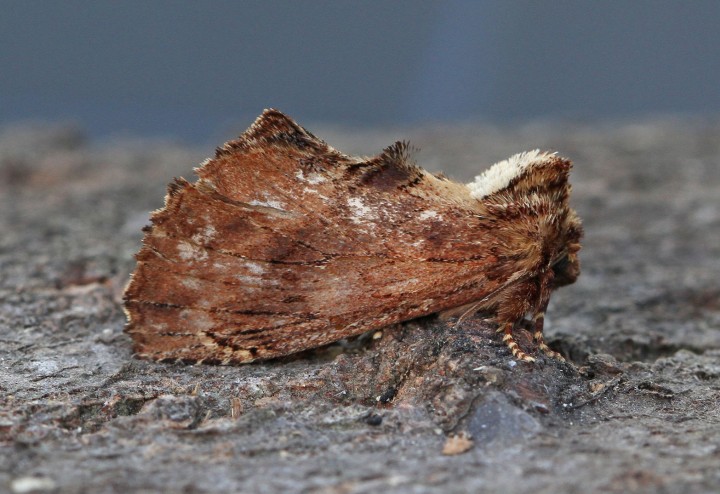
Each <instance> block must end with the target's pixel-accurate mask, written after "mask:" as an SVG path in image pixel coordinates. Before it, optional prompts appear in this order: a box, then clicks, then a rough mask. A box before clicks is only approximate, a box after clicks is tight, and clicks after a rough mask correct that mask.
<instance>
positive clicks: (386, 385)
mask: <svg viewBox="0 0 720 494" xmlns="http://www.w3.org/2000/svg"><path fill="white" fill-rule="evenodd" d="M312 130H313V131H314V132H315V133H316V134H317V135H319V136H321V137H324V138H325V139H326V140H327V141H328V142H329V143H330V144H331V145H333V146H334V147H336V148H338V149H341V150H344V151H347V152H354V153H358V154H372V153H374V152H376V151H378V150H379V149H381V148H383V147H385V146H386V145H388V144H390V142H388V138H387V135H388V133H389V132H380V131H378V132H361V133H357V132H356V133H354V134H352V135H351V134H350V133H345V134H343V133H342V132H340V131H333V130H332V129H326V130H323V129H312ZM395 134H397V135H398V136H399V137H410V138H411V140H412V141H413V142H414V143H415V144H416V145H418V146H419V147H421V148H423V150H424V151H423V152H421V153H419V154H418V155H417V161H418V163H419V164H421V165H422V166H424V167H425V168H428V169H429V170H431V171H440V170H443V171H445V172H446V173H447V174H449V175H451V176H454V177H456V178H459V179H462V180H469V179H470V178H471V177H472V175H474V174H477V173H480V172H481V171H482V170H483V169H484V168H486V167H487V166H488V165H490V164H491V163H492V162H494V161H497V160H499V159H503V158H505V157H507V156H509V155H510V154H513V153H515V152H517V151H520V150H524V149H529V148H534V147H541V148H545V149H556V150H558V151H560V152H561V154H563V155H565V156H569V157H571V158H572V159H573V160H574V162H575V169H574V172H573V177H572V182H573V184H574V199H573V202H574V205H575V206H576V208H577V210H578V212H579V214H580V216H581V217H582V218H583V219H584V222H585V228H586V238H585V241H584V249H583V251H582V252H581V260H582V264H583V273H582V275H581V276H580V278H579V280H578V282H577V283H576V284H575V285H572V286H570V287H568V288H564V289H562V290H560V291H558V292H556V293H555V294H554V297H553V300H552V301H551V304H550V309H549V311H548V318H547V320H546V328H547V334H548V340H549V343H550V344H551V346H552V347H553V348H555V349H558V350H560V351H561V352H562V353H563V354H564V355H566V356H567V357H568V358H569V360H570V361H571V363H560V362H557V361H553V360H548V359H545V358H541V359H540V360H539V362H538V363H537V364H535V365H527V364H517V363H516V362H514V361H513V360H512V359H511V358H510V356H509V353H508V351H507V349H506V348H505V347H504V346H503V345H502V344H501V342H500V339H499V338H498V337H497V336H496V335H495V334H494V328H493V326H492V325H491V324H490V323H489V322H488V321H485V320H483V319H482V318H479V317H476V318H470V319H468V320H466V321H465V322H463V323H462V324H461V325H455V324H454V323H453V321H452V320H450V321H445V320H442V319H438V318H426V319H423V320H418V321H413V322H410V323H408V324H405V325H402V326H397V327H391V328H387V329H385V330H384V331H382V337H381V338H360V339H358V340H356V341H352V342H347V343H346V344H344V345H336V346H331V347H329V348H326V349H322V350H319V351H314V352H307V353H305V354H302V355H298V356H295V357H293V358H288V359H284V360H281V361H272V362H265V363H259V364H251V365H245V366H237V367H213V366H183V365H168V364H157V363H154V362H145V361H140V360H136V359H133V357H132V354H131V349H130V340H129V338H128V337H127V336H126V335H124V334H123V333H122V328H123V324H124V319H125V318H124V314H123V311H122V307H121V303H120V302H121V295H122V290H123V287H124V284H125V282H126V281H127V276H128V274H129V272H130V271H131V270H132V268H133V265H134V261H133V259H132V255H133V254H134V252H135V251H137V249H138V247H139V239H140V229H141V228H142V226H143V225H144V224H145V223H146V221H147V216H148V211H150V210H152V209H155V208H157V207H159V206H160V205H161V204H162V198H163V195H164V191H165V184H166V183H167V182H169V181H170V179H171V178H172V177H173V176H180V175H183V176H185V177H186V178H191V176H192V174H191V168H192V167H193V166H195V164H196V163H198V162H199V161H200V160H201V159H202V158H203V155H209V154H211V152H210V151H211V150H204V151H201V152H198V151H196V150H189V149H186V148H183V147H182V146H179V145H174V144H171V143H167V142H140V141H128V140H125V141H115V142H109V143H104V144H102V145H98V144H93V143H86V142H85V141H84V139H83V137H82V134H81V133H79V132H78V131H77V130H74V129H72V128H67V127H52V126H45V127H33V128H28V127H22V128H21V127H16V128H9V129H6V130H5V131H3V132H2V133H1V134H0V231H1V232H2V235H0V491H8V492H15V493H21V492H156V491H165V492H215V491H227V492H259V493H265V492H267V493H274V492H283V493H285V492H323V493H365V492H367V493H370V492H384V491H390V492H518V493H524V492H527V493H530V492H532V493H543V492H548V493H550V492H552V493H555V492H560V493H573V492H618V493H626V492H668V493H671V492H678V493H701V492H708V493H710V492H717V491H718V490H720V408H719V407H718V404H719V403H720V281H719V280H720V122H717V121H691V120H662V121H648V122H644V123H637V124H621V123H618V124H616V125H610V124H606V125H600V124H596V125H584V124H579V123H567V124H546V125H528V126H524V127H520V128H516V129H507V128H505V129H503V128H497V127H490V126H470V125H468V126H461V127H454V128H442V129H438V128H435V129H429V128H428V129H424V130H423V129H415V130H413V131H408V132H405V133H397V132H395ZM378 336H379V335H378ZM521 343H523V340H522V338H521ZM524 344H525V345H529V342H528V341H527V339H526V340H524ZM447 448H450V449H447ZM444 450H445V452H446V453H447V454H443V451H444Z"/></svg>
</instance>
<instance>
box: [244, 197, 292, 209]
mask: <svg viewBox="0 0 720 494" xmlns="http://www.w3.org/2000/svg"><path fill="white" fill-rule="evenodd" d="M248 204H249V205H250V206H263V207H266V208H273V209H279V210H280V211H285V209H284V207H285V205H284V204H283V203H282V202H280V201H276V200H274V199H265V200H264V201H258V200H257V199H253V200H252V201H250V202H248Z"/></svg>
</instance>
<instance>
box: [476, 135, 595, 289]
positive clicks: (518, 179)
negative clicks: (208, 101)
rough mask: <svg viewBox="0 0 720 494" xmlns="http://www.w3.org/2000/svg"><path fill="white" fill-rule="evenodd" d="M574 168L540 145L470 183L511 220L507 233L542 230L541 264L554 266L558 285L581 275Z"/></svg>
mask: <svg viewBox="0 0 720 494" xmlns="http://www.w3.org/2000/svg"><path fill="white" fill-rule="evenodd" d="M571 167H572V164H571V162H570V161H569V160H567V159H564V158H562V157H560V156H558V155H557V154H555V153H548V152H544V151H540V150H538V149H536V150H534V151H528V152H525V153H520V154H516V155H514V156H512V157H510V158H508V159H507V160H505V161H501V162H499V163H496V164H495V165H493V166H492V167H491V168H489V169H488V170H486V171H485V172H484V173H483V174H481V175H478V176H477V177H475V180H474V181H473V182H471V183H468V184H467V187H468V188H469V189H470V195H471V196H472V197H474V198H475V199H478V200H480V201H482V202H483V204H484V206H485V207H487V208H489V210H490V211H493V212H495V213H496V214H499V215H501V216H504V217H505V218H506V225H505V227H504V228H505V230H506V231H509V232H511V233H517V237H518V238H528V237H532V235H533V233H528V231H530V232H537V231H538V230H539V231H541V232H542V235H541V236H542V246H541V247H540V248H539V251H540V252H542V254H541V255H539V258H540V259H539V265H538V266H537V268H539V269H540V270H543V271H544V270H547V269H552V271H553V273H554V281H553V283H554V285H555V286H563V285H568V284H570V283H573V282H574V281H575V280H576V279H577V277H578V275H579V274H580V261H579V259H578V251H579V250H580V239H581V238H582V233H583V231H582V224H581V222H580V218H578V216H577V214H576V213H575V211H573V210H572V209H570V207H569V205H568V200H569V196H570V189H571V187H570V184H569V183H568V177H569V174H570V168H571ZM528 218H530V219H528Z"/></svg>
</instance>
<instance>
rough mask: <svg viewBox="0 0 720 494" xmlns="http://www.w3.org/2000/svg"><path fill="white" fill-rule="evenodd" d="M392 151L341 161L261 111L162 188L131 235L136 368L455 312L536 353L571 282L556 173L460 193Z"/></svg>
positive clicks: (481, 182)
mask: <svg viewBox="0 0 720 494" xmlns="http://www.w3.org/2000/svg"><path fill="white" fill-rule="evenodd" d="M408 153H409V148H408V145H407V143H404V142H397V143H395V144H393V145H392V146H390V147H388V148H387V149H385V150H384V151H383V152H382V153H381V154H380V155H378V156H376V157H374V158H370V159H366V158H355V157H351V156H347V155H345V154H342V153H340V152H339V151H336V150H335V149H333V148H332V147H330V146H328V145H327V144H326V143H325V142H323V141H322V140H320V139H318V138H316V137H315V136H314V135H312V134H311V133H310V132H308V131H307V130H305V129H304V128H302V127H301V126H299V125H298V124H296V123H295V122H294V121H293V120H291V119H290V118H288V117H286V116H285V115H283V114H282V113H280V112H279V111H276V110H266V111H265V112H264V113H263V114H262V115H261V116H260V117H258V119H257V120H256V121H255V123H254V124H253V125H252V126H251V127H250V128H249V129H248V130H247V131H246V132H245V133H244V134H243V135H242V136H240V137H239V138H238V139H236V140H233V141H230V142H228V143H226V144H225V145H223V146H222V147H221V148H218V149H217V151H216V153H215V157H214V158H212V159H208V160H206V161H205V162H204V163H203V164H202V165H201V166H200V167H199V168H197V169H196V170H195V171H196V173H197V175H198V177H199V179H198V180H197V181H196V182H195V183H190V182H188V181H186V180H184V179H182V178H178V179H175V180H174V182H172V183H171V184H170V185H169V187H168V193H167V196H166V197H165V206H164V207H163V208H162V209H159V210H157V211H155V212H154V213H153V214H152V216H151V223H152V224H151V225H150V226H148V227H145V229H144V231H145V237H144V239H143V247H142V248H141V250H140V251H139V252H138V254H137V255H136V258H137V267H136V269H135V272H134V273H133V275H132V277H131V280H130V283H129V284H128V286H127V288H126V290H125V295H124V301H125V308H126V312H127V316H128V324H127V327H126V331H127V332H128V333H129V334H130V335H131V336H132V338H133V340H134V349H135V352H136V353H137V355H138V356H141V357H146V358H152V359H156V360H164V361H174V360H178V361H183V362H195V363H213V364H229V363H243V362H251V361H254V360H261V359H270V358H274V357H279V356H283V355H288V354H291V353H295V352H299V351H302V350H306V349H310V348H314V347H318V346H321V345H325V344H328V343H331V342H334V341H337V340H340V339H342V338H347V337H350V336H354V335H358V334H361V333H363V332H366V331H370V330H374V329H378V328H382V327H384V326H388V325H391V324H395V323H399V322H402V321H407V320H410V319H414V318H418V317H421V316H426V315H429V314H433V313H437V312H441V311H446V310H449V309H453V308H459V307H462V308H463V309H466V312H467V313H471V312H474V311H483V312H490V313H492V314H494V316H495V320H496V322H497V323H498V332H500V333H503V341H504V342H505V343H506V344H507V347H508V348H509V349H510V351H511V352H512V354H513V356H514V357H515V358H517V359H519V360H524V361H534V360H535V359H534V358H533V357H532V356H530V355H529V354H527V353H525V352H524V351H522V350H521V349H520V348H519V347H518V345H517V343H516V342H515V340H514V338H513V329H514V328H516V327H519V325H520V324H521V323H523V321H524V320H525V317H526V316H530V317H531V319H532V324H533V325H534V339H535V342H536V343H537V346H538V348H539V349H540V350H541V351H543V352H544V353H546V354H548V355H550V356H553V357H557V358H561V357H560V356H559V355H558V354H556V353H555V352H553V351H552V350H550V349H549V348H548V347H547V345H546V344H545V343H544V341H543V317H544V313H545V309H546V307H547V305H548V301H549V299H550V294H551V292H552V291H553V290H554V289H555V288H557V287H559V286H562V285H566V284H569V283H572V282H574V281H575V279H576V278H577V276H578V274H579V272H580V268H579V261H578V257H577V252H578V250H579V249H580V244H579V242H580V238H581V236H582V227H581V223H580V220H579V218H578V217H577V215H576V213H575V211H573V210H572V209H571V208H570V207H569V205H568V199H569V195H570V185H569V183H568V174H569V172H570V168H571V164H570V161H568V160H566V159H563V158H561V157H559V156H557V155H555V154H551V153H544V152H540V151H531V152H527V153H521V154H517V155H515V156H513V157H511V158H510V159H508V160H506V161H502V162H500V163H497V164H495V165H494V166H493V167H491V168H490V169H488V170H487V171H485V172H484V173H483V174H482V175H479V176H478V177H476V178H475V181H474V182H471V183H468V184H461V183H457V182H453V181H451V180H449V179H447V178H445V177H444V176H443V175H433V174H431V173H429V172H427V171H425V170H423V169H422V168H419V167H417V166H416V165H415V164H413V163H412V161H411V160H410V159H409V156H408Z"/></svg>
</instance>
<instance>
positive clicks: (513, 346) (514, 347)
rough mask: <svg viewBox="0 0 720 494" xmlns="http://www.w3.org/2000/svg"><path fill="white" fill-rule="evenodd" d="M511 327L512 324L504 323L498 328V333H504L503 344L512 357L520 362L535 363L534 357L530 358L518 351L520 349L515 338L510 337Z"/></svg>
mask: <svg viewBox="0 0 720 494" xmlns="http://www.w3.org/2000/svg"><path fill="white" fill-rule="evenodd" d="M513 326H514V324H513V323H512V322H506V323H505V324H503V325H502V326H500V328H498V332H499V333H500V332H502V333H505V336H503V342H504V343H505V344H506V345H507V347H508V348H509V349H510V351H511V352H512V354H513V357H515V358H516V359H518V360H522V361H523V362H535V358H534V357H531V356H530V355H528V354H527V353H525V352H523V351H522V350H520V347H519V346H518V344H517V342H516V341H515V338H513V335H512V330H513Z"/></svg>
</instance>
